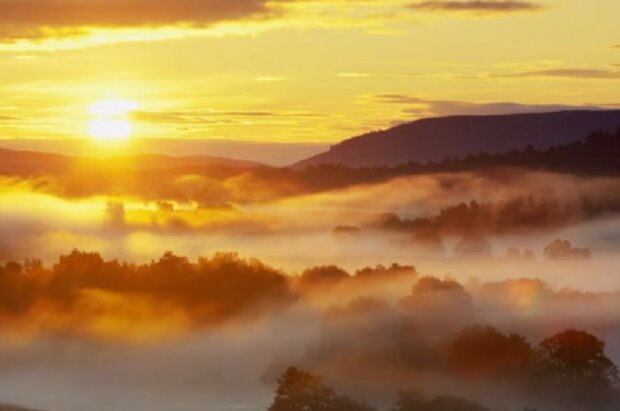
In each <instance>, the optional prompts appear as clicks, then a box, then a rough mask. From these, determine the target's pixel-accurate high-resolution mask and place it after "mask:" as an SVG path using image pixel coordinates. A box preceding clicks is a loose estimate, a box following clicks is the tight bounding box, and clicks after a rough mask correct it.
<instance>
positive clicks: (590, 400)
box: [269, 326, 620, 411]
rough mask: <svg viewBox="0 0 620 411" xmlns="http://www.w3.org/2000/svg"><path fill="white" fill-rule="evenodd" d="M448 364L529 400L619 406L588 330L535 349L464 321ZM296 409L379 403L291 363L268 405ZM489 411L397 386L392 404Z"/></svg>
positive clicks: (613, 373) (358, 410) (467, 377)
mask: <svg viewBox="0 0 620 411" xmlns="http://www.w3.org/2000/svg"><path fill="white" fill-rule="evenodd" d="M446 367H447V368H448V369H449V370H450V371H451V372H453V373H454V374H455V375H456V376H457V378H461V379H462V380H463V381H466V382H467V383H471V382H472V381H474V382H475V381H480V380H485V381H487V382H489V383H492V384H493V385H495V386H500V385H503V386H504V387H505V386H506V384H516V385H517V386H518V388H520V393H521V398H523V401H524V402H526V403H527V404H537V405H541V404H542V405H545V406H551V407H553V408H554V409H563V410H566V409H574V410H594V409H596V410H599V411H602V410H612V409H617V407H618V406H620V391H619V390H618V388H619V383H620V379H619V374H618V368H617V367H616V365H615V364H614V363H613V362H612V361H611V360H610V359H609V358H608V357H607V356H606V355H605V343H604V342H603V341H601V340H599V339H598V338H596V337H595V336H593V335H591V334H589V333H587V332H584V331H579V330H574V329H570V330H566V331H563V332H561V333H558V334H556V335H553V336H551V337H549V338H547V339H545V340H543V341H542V342H540V343H539V344H538V345H537V346H536V347H533V346H532V345H531V344H530V343H529V342H528V341H527V340H526V339H525V338H524V337H522V336H520V335H517V334H503V333H501V332H500V331H498V330H497V329H495V328H493V327H490V326H471V327H467V328H465V329H464V330H463V331H462V332H461V333H460V334H459V335H458V336H457V337H456V339H455V340H454V342H453V343H452V345H451V348H450V353H449V356H448V359H447V364H446ZM488 397H493V395H491V394H489V395H488ZM496 400H499V401H500V402H501V400H502V399H501V398H499V399H496ZM298 410H307V411H373V410H376V408H374V407H373V406H371V405H369V404H368V403H366V402H363V401H358V400H354V399H352V398H350V397H348V396H343V395H340V394H337V393H336V391H335V390H334V389H332V388H330V387H329V386H327V385H326V384H325V382H324V380H323V379H322V378H321V377H318V376H316V375H313V374H311V373H309V372H306V371H303V370H301V369H298V368H296V367H291V368H289V369H287V370H286V371H285V372H284V373H283V374H282V376H281V377H280V378H279V379H278V387H277V389H276V391H275V398H274V401H273V404H272V405H271V407H269V411H298ZM490 410H491V408H488V407H486V406H484V405H482V404H480V403H477V402H474V401H471V400H467V399H464V398H459V397H454V396H437V397H427V396H426V395H424V394H423V393H422V392H421V391H419V390H411V389H409V390H403V391H400V393H399V394H398V398H397V399H396V401H395V403H394V405H393V407H392V408H390V411H490ZM525 410H531V408H525Z"/></svg>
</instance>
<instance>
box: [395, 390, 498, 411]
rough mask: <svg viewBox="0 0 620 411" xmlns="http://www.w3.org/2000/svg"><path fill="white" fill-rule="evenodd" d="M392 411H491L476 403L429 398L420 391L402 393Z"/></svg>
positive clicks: (448, 398)
mask: <svg viewBox="0 0 620 411" xmlns="http://www.w3.org/2000/svg"><path fill="white" fill-rule="evenodd" d="M391 411H489V409H488V408H486V407H484V406H483V405H481V404H478V403H476V402H473V401H470V400H466V399H464V398H457V397H451V396H439V397H435V398H432V399H429V398H427V397H426V396H425V395H424V394H423V393H421V392H419V391H401V392H400V393H399V394H398V398H397V400H396V403H395V405H394V407H393V408H392V410H391Z"/></svg>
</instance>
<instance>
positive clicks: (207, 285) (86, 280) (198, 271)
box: [0, 250, 296, 322]
mask: <svg viewBox="0 0 620 411" xmlns="http://www.w3.org/2000/svg"><path fill="white" fill-rule="evenodd" d="M88 290H100V291H106V292H111V293H117V294H120V295H124V296H127V297H128V298H130V297H131V296H148V297H152V298H153V299H155V300H156V301H158V302H159V303H160V304H162V305H166V304H169V305H173V306H178V307H181V308H182V309H184V310H185V311H187V313H188V314H190V315H191V317H192V318H193V319H195V320H196V321H197V322H209V321H217V320H221V319H225V318H229V317H233V316H237V315H245V314H251V313H253V312H255V311H256V310H258V309H261V308H264V307H269V306H279V305H283V304H287V303H290V302H293V301H294V300H295V299H296V295H295V293H293V291H292V290H291V288H290V284H289V279H288V277H287V276H286V275H285V274H284V273H282V272H280V271H278V270H275V269H273V268H271V267H269V266H267V265H265V264H263V263H261V262H260V261H258V260H244V259H241V258H240V257H239V256H238V255H237V254H236V253H218V254H215V255H214V256H213V257H212V258H200V259H199V260H198V261H197V262H190V261H189V260H188V259H187V258H186V257H180V256H177V255H174V254H172V253H166V254H164V255H163V256H162V257H161V258H160V259H159V260H157V261H152V262H151V263H148V264H128V263H121V262H119V261H116V260H113V261H105V260H104V259H103V258H102V257H101V256H100V255H99V254H98V253H88V252H81V251H77V250H74V251H73V252H72V253H71V254H68V255H64V256H61V257H60V259H59V260H58V262H57V263H56V264H54V266H53V267H51V268H46V267H44V266H43V265H42V264H41V263H40V262H38V261H27V262H25V263H24V264H19V263H16V262H9V263H7V264H6V265H4V266H0V312H6V313H10V314H13V315H19V314H22V313H26V312H27V311H28V310H29V309H31V308H33V307H34V306H35V305H36V304H37V303H39V302H42V301H44V302H46V303H51V304H54V305H57V306H60V307H66V308H67V309H69V308H71V307H72V305H73V304H74V303H75V301H77V300H78V298H79V296H80V295H81V293H83V292H85V291H88Z"/></svg>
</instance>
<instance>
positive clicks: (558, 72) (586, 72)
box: [494, 68, 620, 80]
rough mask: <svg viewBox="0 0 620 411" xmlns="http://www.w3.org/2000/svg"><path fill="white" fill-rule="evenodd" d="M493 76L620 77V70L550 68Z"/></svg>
mask: <svg viewBox="0 0 620 411" xmlns="http://www.w3.org/2000/svg"><path fill="white" fill-rule="evenodd" d="M494 77H506V78H508V77H560V78H576V79H604V80H610V79H620V71H618V70H605V69H572V68H570V69H562V68H560V69H550V70H537V71H526V72H522V73H514V74H504V75H495V76H494Z"/></svg>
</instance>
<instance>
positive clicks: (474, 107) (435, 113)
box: [372, 94, 603, 117]
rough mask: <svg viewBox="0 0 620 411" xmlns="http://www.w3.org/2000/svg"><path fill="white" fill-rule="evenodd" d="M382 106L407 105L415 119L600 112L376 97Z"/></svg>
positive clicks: (585, 107)
mask: <svg viewBox="0 0 620 411" xmlns="http://www.w3.org/2000/svg"><path fill="white" fill-rule="evenodd" d="M372 99H374V101H376V102H378V103H384V104H399V105H404V106H406V108H404V109H403V112H404V113H407V114H408V115H412V116H415V117H441V116H455V115H500V114H512V113H544V112H553V111H563V110H599V109H602V108H603V107H601V106H595V105H583V106H579V105H562V104H520V103H513V102H497V103H473V102H466V101H456V100H427V99H422V98H417V97H413V96H408V95H403V94H379V95H375V96H372Z"/></svg>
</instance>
